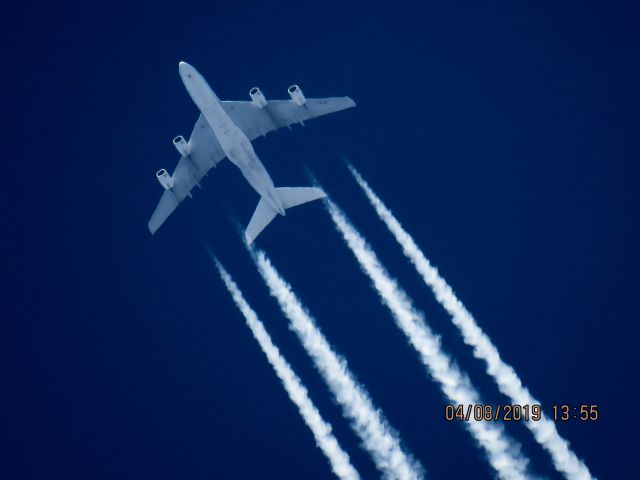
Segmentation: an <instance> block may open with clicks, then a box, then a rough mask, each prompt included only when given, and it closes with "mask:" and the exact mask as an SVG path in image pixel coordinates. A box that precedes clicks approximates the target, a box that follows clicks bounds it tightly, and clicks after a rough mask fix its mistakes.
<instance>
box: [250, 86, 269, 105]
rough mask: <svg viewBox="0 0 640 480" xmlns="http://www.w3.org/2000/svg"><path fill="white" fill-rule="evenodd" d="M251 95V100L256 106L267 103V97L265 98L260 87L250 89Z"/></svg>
mask: <svg viewBox="0 0 640 480" xmlns="http://www.w3.org/2000/svg"><path fill="white" fill-rule="evenodd" d="M249 96H250V97H251V102H252V103H253V104H254V105H255V106H256V107H258V108H263V107H265V106H266V105H267V99H266V98H264V95H263V94H262V92H261V91H260V89H259V88H258V87H253V88H252V89H251V90H249Z"/></svg>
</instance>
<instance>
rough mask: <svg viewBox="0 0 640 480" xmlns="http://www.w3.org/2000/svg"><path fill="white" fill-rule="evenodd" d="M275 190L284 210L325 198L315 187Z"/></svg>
mask: <svg viewBox="0 0 640 480" xmlns="http://www.w3.org/2000/svg"><path fill="white" fill-rule="evenodd" d="M276 190H277V191H278V196H279V197H280V201H281V202H282V206H283V207H284V208H285V209H287V208H292V207H297V206H298V205H302V204H303V203H307V202H311V201H313V200H318V199H319V198H324V197H326V195H325V193H324V192H323V191H322V190H320V189H319V188H317V187H280V188H276Z"/></svg>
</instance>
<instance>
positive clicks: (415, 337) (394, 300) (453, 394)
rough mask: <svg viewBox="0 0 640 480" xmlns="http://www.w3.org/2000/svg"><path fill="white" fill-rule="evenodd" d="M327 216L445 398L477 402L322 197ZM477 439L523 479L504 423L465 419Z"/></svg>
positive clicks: (371, 255)
mask: <svg viewBox="0 0 640 480" xmlns="http://www.w3.org/2000/svg"><path fill="white" fill-rule="evenodd" d="M325 204H326V206H327V209H328V211H329V214H330V215H331V219H332V220H333V223H334V224H335V226H336V228H337V229H338V231H339V232H340V233H341V234H342V237H343V239H344V241H345V242H346V243H347V245H348V246H349V248H350V249H351V251H352V252H353V254H354V255H355V257H356V258H357V260H358V263H359V264H360V267H361V268H362V270H363V271H364V272H365V273H366V274H367V276H368V277H369V278H370V279H371V281H372V282H373V286H374V288H375V290H376V291H377V293H378V295H379V296H380V299H381V300H382V303H384V304H385V305H386V306H387V307H388V308H389V310H390V311H391V314H392V316H393V318H394V320H395V322H396V325H397V326H398V327H399V328H400V330H402V332H403V333H404V334H405V336H406V337H407V339H408V340H409V343H410V344H411V345H412V346H413V347H414V348H415V349H416V350H417V352H418V354H419V355H420V360H421V361H422V363H423V364H424V365H425V366H426V367H427V370H428V371H429V373H430V374H431V376H432V377H433V378H434V379H435V380H436V381H437V382H438V383H439V384H440V388H441V389H442V391H443V392H444V394H445V395H446V396H447V398H448V399H449V401H451V403H453V404H455V405H463V406H464V408H465V409H466V408H471V407H469V406H470V405H479V404H481V403H482V402H480V396H479V395H478V392H477V391H476V390H475V388H474V387H473V386H472V385H471V382H470V380H469V379H468V377H467V376H466V375H465V374H463V373H462V372H461V371H460V370H459V369H458V367H457V366H456V365H455V364H454V363H453V362H452V360H451V358H450V357H449V356H448V355H447V354H446V353H444V352H443V351H442V349H441V348H440V339H439V338H438V336H436V335H435V334H434V333H433V332H432V331H431V329H430V328H429V327H428V326H427V325H426V324H425V322H424V316H423V314H422V313H421V312H418V311H417V310H416V309H415V308H414V306H413V304H412V302H411V300H410V299H409V297H408V296H407V294H406V293H405V292H404V291H403V290H402V289H401V288H400V287H399V286H398V284H397V283H396V281H395V280H393V279H392V278H391V277H390V276H389V274H388V273H387V271H386V270H385V268H384V267H383V266H382V264H381V263H380V261H379V260H378V258H377V256H376V254H375V252H374V251H373V250H372V249H371V247H369V245H368V244H367V243H366V242H365V240H364V238H363V237H362V235H360V233H359V232H358V231H357V230H356V229H355V228H354V227H353V225H351V223H350V222H349V220H347V218H346V216H345V215H344V214H343V213H342V211H341V210H340V209H339V208H338V206H337V205H336V204H335V203H333V202H332V201H331V200H326V203H325ZM463 423H464V425H465V427H466V428H467V429H468V430H469V431H470V433H471V435H472V436H473V438H474V439H475V440H476V442H477V443H478V444H479V445H480V446H481V447H482V448H483V449H484V450H485V452H486V454H487V458H488V461H489V464H490V465H491V466H492V467H493V469H494V470H495V471H496V472H497V474H498V476H499V477H500V478H503V479H525V478H528V475H527V472H526V470H527V463H528V460H527V459H526V458H524V457H523V456H522V454H521V452H520V446H519V444H518V443H517V442H515V441H514V440H512V439H510V438H509V437H508V435H507V434H506V433H505V432H504V429H503V428H502V425H500V424H497V423H495V422H491V421H483V420H481V421H474V420H473V418H472V417H471V418H470V419H469V421H465V422H463Z"/></svg>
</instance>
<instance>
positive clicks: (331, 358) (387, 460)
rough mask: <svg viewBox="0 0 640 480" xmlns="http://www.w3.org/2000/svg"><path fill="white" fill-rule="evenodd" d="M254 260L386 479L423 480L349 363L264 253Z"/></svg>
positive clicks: (256, 252)
mask: <svg viewBox="0 0 640 480" xmlns="http://www.w3.org/2000/svg"><path fill="white" fill-rule="evenodd" d="M252 257H253V259H254V261H255V263H256V266H257V267H258V271H259V272H260V275H261V276H262V278H263V279H264V281H265V283H266V284H267V286H268V287H269V290H270V292H271V295H272V296H273V297H275V298H276V300H277V301H278V304H279V305H280V308H281V309H282V312H283V313H284V314H285V316H286V317H287V318H288V319H289V322H290V326H291V329H292V330H293V331H294V332H295V333H296V335H297V336H298V338H299V339H300V342H301V343H302V345H303V347H304V348H305V350H306V351H307V353H308V354H309V356H310V357H311V359H312V360H313V362H314V364H315V366H316V368H317V370H318V372H320V374H321V375H322V377H323V378H324V380H325V382H326V383H327V386H328V387H329V390H330V391H331V393H332V394H333V396H334V397H335V400H336V402H337V403H338V404H339V405H340V406H341V407H342V411H343V414H344V416H345V417H346V418H347V419H348V420H349V421H350V423H351V427H352V428H353V430H354V431H355V433H356V434H357V435H358V436H359V437H360V439H361V441H362V445H363V447H364V448H365V449H366V450H367V451H368V452H369V454H370V455H371V457H372V459H373V461H374V463H375V465H376V467H377V468H378V470H380V472H382V474H383V477H384V478H385V479H389V480H391V479H398V480H404V479H407V480H409V479H411V480H413V479H421V478H423V469H422V467H421V465H420V464H419V463H418V462H417V461H415V460H414V459H413V458H412V457H411V456H410V455H409V454H407V453H406V452H405V451H404V450H403V448H402V446H401V445H400V438H399V436H398V434H397V432H396V431H395V430H394V429H393V428H392V427H391V426H390V425H389V423H388V422H387V420H386V419H385V418H384V416H383V414H382V412H381V411H380V410H379V409H377V408H376V407H375V406H374V405H373V403H372V401H371V399H370V398H369V394H368V392H367V391H366V390H365V389H364V387H362V386H361V385H360V384H358V383H357V381H356V380H355V378H354V376H353V373H351V371H350V370H349V367H348V366H347V362H346V361H345V360H344V358H342V357H341V356H340V355H338V354H337V353H336V352H335V351H334V350H333V348H332V347H331V345H330V344H329V342H328V341H327V339H326V338H325V337H324V335H323V334H322V332H321V331H320V330H319V329H318V327H317V326H316V324H315V321H314V320H313V318H312V317H311V316H310V315H309V313H308V312H307V311H306V310H305V308H304V307H303V305H302V304H301V303H300V300H298V298H297V297H296V295H295V294H294V293H293V292H292V290H291V287H290V286H289V285H288V284H287V283H286V282H285V280H284V279H283V278H282V277H280V275H279V273H278V272H277V270H276V269H275V268H274V267H273V265H271V262H270V261H269V259H268V258H267V256H266V255H265V254H264V252H262V251H259V250H257V251H252Z"/></svg>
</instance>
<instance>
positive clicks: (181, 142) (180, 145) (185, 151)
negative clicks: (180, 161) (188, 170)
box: [173, 135, 191, 157]
mask: <svg viewBox="0 0 640 480" xmlns="http://www.w3.org/2000/svg"><path fill="white" fill-rule="evenodd" d="M173 146H174V147H176V150H178V152H180V155H182V156H183V157H186V156H187V155H189V153H191V149H190V148H189V144H188V143H187V142H186V141H185V139H184V137H183V136H182V135H178V136H177V137H176V138H174V139H173Z"/></svg>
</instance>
